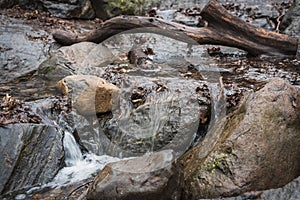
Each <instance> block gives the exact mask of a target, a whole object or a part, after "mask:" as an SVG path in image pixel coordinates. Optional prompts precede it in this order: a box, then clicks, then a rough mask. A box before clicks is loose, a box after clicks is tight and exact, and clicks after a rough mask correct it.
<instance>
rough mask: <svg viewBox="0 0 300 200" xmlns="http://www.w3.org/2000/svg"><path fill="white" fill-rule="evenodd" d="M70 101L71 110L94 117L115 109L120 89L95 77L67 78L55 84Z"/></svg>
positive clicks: (74, 76)
mask: <svg viewBox="0 0 300 200" xmlns="http://www.w3.org/2000/svg"><path fill="white" fill-rule="evenodd" d="M57 85H58V87H59V88H60V90H61V91H62V93H63V94H64V95H68V96H69V98H70V99H72V101H73V102H72V103H73V104H74V105H73V108H74V109H76V110H77V111H78V112H79V113H80V114H82V115H96V114H97V113H106V112H110V111H112V110H114V109H116V107H117V104H118V99H119V95H120V94H119V93H120V89H119V88H118V87H116V86H115V85H113V84H111V83H107V82H106V81H105V80H104V79H101V78H99V77H97V76H89V75H73V76H67V77H65V78H63V79H62V80H60V81H59V82H58V83H57Z"/></svg>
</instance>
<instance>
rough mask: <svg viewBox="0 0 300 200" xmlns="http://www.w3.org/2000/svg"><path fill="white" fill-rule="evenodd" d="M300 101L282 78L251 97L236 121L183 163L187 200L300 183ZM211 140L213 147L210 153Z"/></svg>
mask: <svg viewBox="0 0 300 200" xmlns="http://www.w3.org/2000/svg"><path fill="white" fill-rule="evenodd" d="M298 101H299V89H297V88H295V87H293V86H291V85H289V84H287V83H286V82H285V81H284V80H282V79H278V78H277V79H272V80H271V81H270V83H268V84H267V85H266V86H265V87H263V88H262V89H261V90H259V91H257V92H256V93H254V94H251V95H249V96H248V97H246V100H245V102H244V103H243V104H242V105H241V106H240V108H239V109H238V110H237V111H235V112H234V114H233V115H232V117H227V119H225V122H220V123H219V124H218V125H216V127H215V128H216V129H217V130H212V132H209V133H208V135H210V136H211V137H206V138H205V139H204V140H203V141H202V142H200V144H198V146H197V147H195V148H194V149H192V150H191V151H190V152H188V153H187V154H186V155H185V156H184V157H183V160H182V161H183V164H184V165H185V166H184V167H185V175H186V180H185V183H186V185H185V187H184V191H185V198H186V199H190V198H192V199H195V198H199V197H201V198H216V197H219V196H233V195H237V194H239V193H241V192H246V191H253V190H264V189H269V188H276V187H281V186H283V185H284V184H287V183H288V182H290V181H291V180H293V179H294V178H296V177H298V176H299V162H298V160H299V156H298V154H299V153H298V151H299V145H297V144H298V143H299V137H298V136H299V113H300V112H299V106H298V105H299V103H298ZM222 123H223V124H222ZM253 124H255V126H253ZM217 127H221V128H220V129H218V128H217ZM214 131H217V132H219V131H221V134H220V135H219V136H217V137H216V138H214V136H216V135H218V134H219V133H217V132H214ZM208 135H207V136H208ZM212 138H213V139H214V140H215V144H214V147H210V150H209V149H205V148H206V147H208V146H207V144H209V143H210V141H209V140H210V139H212ZM203 148H204V149H203ZM287 157H288V158H290V159H286V158H287ZM278 163H280V164H278ZM216 186H218V187H216Z"/></svg>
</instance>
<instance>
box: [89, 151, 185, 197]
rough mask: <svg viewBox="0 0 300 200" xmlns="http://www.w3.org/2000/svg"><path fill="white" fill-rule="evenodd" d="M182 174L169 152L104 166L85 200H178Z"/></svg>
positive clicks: (172, 154) (171, 152)
mask: <svg viewBox="0 0 300 200" xmlns="http://www.w3.org/2000/svg"><path fill="white" fill-rule="evenodd" d="M182 175H183V174H182V171H181V168H180V166H179V163H178V162H176V160H175V155H174V153H173V151H172V150H164V151H161V152H157V153H153V154H151V155H145V156H143V157H139V158H134V159H130V160H123V161H119V162H115V163H110V164H108V165H107V166H106V167H105V168H104V169H103V171H101V172H100V173H99V174H98V176H97V177H96V178H95V181H94V182H93V184H92V185H91V186H90V188H89V191H88V194H87V199H97V200H101V199H105V200H108V199H123V200H126V199H128V200H135V199H137V200H140V199H144V200H147V199H149V200H150V199H180V192H181V184H182V178H183V176H182Z"/></svg>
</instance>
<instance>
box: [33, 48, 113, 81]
mask: <svg viewBox="0 0 300 200" xmlns="http://www.w3.org/2000/svg"><path fill="white" fill-rule="evenodd" d="M114 60H115V57H114V55H113V54H112V52H111V50H110V49H108V48H107V47H105V46H104V45H102V44H95V43H92V42H81V43H77V44H74V45H71V46H65V47H61V48H59V49H58V50H57V51H55V52H53V53H52V54H51V55H50V57H49V58H47V59H46V60H45V61H44V62H43V63H42V64H41V65H40V66H39V69H38V74H39V75H40V76H42V77H44V78H46V79H47V80H48V81H50V82H51V83H50V84H52V83H53V82H57V81H59V80H61V79H62V78H64V77H65V76H68V75H75V74H86V75H88V74H90V75H91V74H93V75H96V74H100V73H101V72H102V71H103V70H102V69H101V68H100V67H103V66H106V65H107V64H109V63H111V62H113V61H114Z"/></svg>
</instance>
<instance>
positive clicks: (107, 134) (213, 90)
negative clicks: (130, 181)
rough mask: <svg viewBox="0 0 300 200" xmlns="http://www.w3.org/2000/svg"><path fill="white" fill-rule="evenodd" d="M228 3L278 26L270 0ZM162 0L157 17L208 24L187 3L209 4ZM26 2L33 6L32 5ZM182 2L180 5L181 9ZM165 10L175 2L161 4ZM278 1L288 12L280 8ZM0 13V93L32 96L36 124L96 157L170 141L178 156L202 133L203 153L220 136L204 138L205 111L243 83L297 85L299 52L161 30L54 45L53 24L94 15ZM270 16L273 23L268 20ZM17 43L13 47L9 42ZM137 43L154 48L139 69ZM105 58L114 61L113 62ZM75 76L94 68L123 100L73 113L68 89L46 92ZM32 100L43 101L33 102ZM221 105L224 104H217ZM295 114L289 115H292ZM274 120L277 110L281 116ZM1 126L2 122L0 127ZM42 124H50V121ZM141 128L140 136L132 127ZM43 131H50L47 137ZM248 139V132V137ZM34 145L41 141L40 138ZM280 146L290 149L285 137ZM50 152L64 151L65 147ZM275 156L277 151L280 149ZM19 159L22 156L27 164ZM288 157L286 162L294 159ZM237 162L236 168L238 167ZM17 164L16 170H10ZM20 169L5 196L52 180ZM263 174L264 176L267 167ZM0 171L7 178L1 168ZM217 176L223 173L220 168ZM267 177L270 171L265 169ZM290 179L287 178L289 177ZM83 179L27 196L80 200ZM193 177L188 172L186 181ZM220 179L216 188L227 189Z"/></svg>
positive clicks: (80, 28)
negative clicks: (206, 41) (171, 35)
mask: <svg viewBox="0 0 300 200" xmlns="http://www.w3.org/2000/svg"><path fill="white" fill-rule="evenodd" d="M2 2H6V3H7V2H8V1H5V0H4V1H0V3H2ZM9 2H12V1H9ZM23 2H27V1H23ZM48 2H50V1H48ZM51 2H54V1H51ZM81 2H87V1H81ZM91 2H92V3H94V2H95V1H91ZM96 2H97V1H96ZM168 2H169V4H168ZM226 2H227V3H226ZM226 2H225V1H224V2H222V3H224V6H225V7H226V8H227V9H229V10H231V11H232V13H234V14H236V15H238V16H240V17H241V18H243V19H244V20H247V21H249V23H252V24H254V25H257V26H261V27H264V28H267V29H271V30H275V28H276V24H274V22H273V21H272V20H274V19H275V20H276V19H277V18H278V17H279V13H278V11H277V10H276V8H275V7H274V6H273V5H272V3H271V1H264V3H263V4H262V3H261V1H243V0H240V1H238V2H236V1H234V2H231V1H226ZM276 2H278V3H281V2H279V1H276ZM27 3H28V2H27ZM30 3H32V1H30ZM162 3H163V4H164V5H163V4H161V5H160V6H158V9H160V10H157V15H158V16H162V17H164V18H168V19H169V20H174V16H175V15H177V14H179V12H180V14H181V16H180V17H182V18H181V19H180V20H179V22H180V23H188V24H190V22H191V21H192V24H190V25H193V26H198V25H200V26H202V25H205V23H204V24H202V25H201V24H197V21H198V20H199V19H198V16H197V10H198V9H197V8H196V9H193V7H200V8H201V7H203V6H204V5H205V4H206V3H207V2H206V1H184V3H183V2H181V1H176V0H175V1H174V2H171V1H164V2H162ZM195 3H197V4H195ZM171 4H172V5H171ZM27 5H29V4H27ZM29 6H30V7H32V8H38V7H39V5H37V4H36V5H29ZM180 7H182V8H183V10H181V11H179V8H180ZM1 8H2V7H1ZM81 8H82V7H81ZM164 8H168V9H169V8H172V9H173V10H166V11H164V10H163V9H164ZM284 9H285V10H286V8H285V7H284ZM0 13H1V20H2V21H1V23H0V26H1V28H0V30H1V33H3V38H4V40H1V46H0V47H1V48H0V52H1V64H3V65H0V69H3V70H1V71H2V72H3V73H1V75H0V79H1V81H0V82H1V83H0V91H1V92H0V96H1V98H2V97H4V96H5V95H6V94H10V95H13V96H14V97H18V98H19V99H21V100H25V101H31V102H29V104H30V106H31V108H32V110H33V112H34V113H36V114H37V115H38V116H39V117H41V119H42V123H45V124H48V125H38V126H46V127H48V126H49V125H50V126H49V127H52V126H55V127H59V128H60V129H62V130H66V131H68V132H70V133H73V135H74V136H75V138H76V140H77V142H78V143H79V145H80V147H81V150H82V152H84V153H86V152H93V153H95V154H98V155H104V154H110V155H117V156H120V157H125V156H132V155H141V154H144V153H145V152H147V151H149V149H150V150H151V151H152V150H155V151H160V150H163V149H168V148H171V149H172V148H173V149H174V150H175V157H178V156H179V155H180V154H182V153H183V152H184V151H185V150H187V149H188V148H189V146H190V145H195V143H196V142H198V141H200V140H201V139H203V138H204V137H205V138H210V140H211V141H212V143H209V145H208V146H206V148H202V150H201V152H202V153H201V155H207V154H208V153H209V152H210V150H211V147H213V146H214V144H215V143H217V142H218V137H217V136H213V135H207V136H205V134H206V131H207V129H208V127H209V123H210V120H211V118H212V119H214V118H216V119H218V117H219V115H220V116H222V115H223V114H224V113H225V112H227V113H228V114H230V113H232V112H233V111H234V110H236V109H238V107H237V105H238V103H239V102H240V101H241V99H242V96H243V95H244V94H245V93H246V92H247V91H252V90H254V91H257V90H259V89H260V88H262V87H263V86H264V85H265V84H266V83H267V82H268V81H269V80H270V79H271V78H273V77H280V78H282V79H285V80H286V81H288V82H289V83H290V84H292V85H293V86H294V87H295V88H299V84H300V81H299V80H300V79H299V73H300V71H299V65H300V62H299V57H295V58H289V59H280V58H251V57H247V55H246V54H245V52H242V51H239V50H237V49H231V48H226V47H213V46H198V45H196V44H195V45H191V46H190V45H186V44H185V43H181V42H178V41H175V40H171V39H168V38H165V37H157V36H153V35H151V34H132V33H131V34H126V35H118V36H116V37H112V38H110V39H108V40H107V41H105V42H104V43H103V44H101V45H96V44H92V43H81V44H77V45H74V46H69V47H62V48H59V46H58V45H57V44H56V43H55V42H54V41H53V40H52V38H51V36H50V33H51V31H52V30H54V29H61V30H69V31H73V32H78V33H82V32H85V31H87V30H89V29H93V28H95V27H98V28H99V27H100V23H99V22H100V20H99V19H95V20H89V21H80V20H63V19H60V18H56V17H53V16H51V14H50V13H49V12H44V11H41V10H31V11H27V10H23V9H21V8H20V7H14V8H12V9H1V10H0ZM187 17H188V18H187ZM177 19H178V18H177ZM268 19H271V21H269V22H268ZM294 22H297V20H296V21H295V20H294ZM294 28H297V26H295V27H294ZM294 28H293V29H294ZM37 30H38V31H37ZM1 39H2V38H1ZM15 44H18V45H17V46H15ZM134 46H138V47H139V48H142V49H143V50H145V49H148V48H150V49H152V51H153V53H154V54H153V55H151V56H149V55H147V56H148V57H147V63H146V67H144V68H143V67H141V66H139V65H135V64H131V63H130V62H129V60H128V52H129V51H130V50H132V47H134ZM28 52H30V53H28ZM41 52H42V53H41ZM31 53H32V54H33V55H35V56H33V55H31ZM29 54H30V55H29ZM36 55H38V56H36ZM115 58H117V59H115ZM110 59H112V60H111V62H110ZM148 61H149V62H148ZM149 63H150V64H149ZM136 64H138V63H136ZM78 74H83V75H94V76H98V77H101V78H103V79H105V80H106V81H107V82H110V83H112V84H114V85H116V86H117V87H119V88H120V90H121V95H123V96H122V97H123V98H121V101H120V105H121V106H120V107H119V108H118V109H117V110H116V111H114V112H111V113H106V114H101V115H98V116H93V117H92V118H88V117H84V116H82V115H80V114H78V113H76V112H75V111H74V110H73V111H72V107H71V105H72V104H71V100H70V99H68V98H67V97H63V98H62V97H52V96H53V95H58V96H61V94H60V93H58V91H56V89H55V88H56V82H57V81H59V80H61V79H62V78H64V77H66V76H69V75H78ZM220 77H223V85H222V84H218V83H219V80H220ZM220 91H223V92H224V94H225V96H224V98H225V99H223V100H226V103H225V101H220V102H223V103H224V104H223V105H226V107H224V106H220V105H218V102H219V101H218V100H219V99H220V98H223V97H220V96H218V93H220ZM48 97H51V98H48ZM34 99H40V100H39V101H32V100H34ZM297 105H298V103H297ZM287 107H288V106H287ZM296 107H297V106H296ZM166 108H168V109H166ZM220 110H221V111H222V112H219V111H220ZM291 110H292V108H291ZM153 111H155V112H156V113H157V114H158V115H157V116H159V117H160V118H161V119H162V123H157V120H155V118H154V117H152V116H153V115H152V114H153ZM157 111H159V112H157ZM196 113H197V116H196ZM124 114H125V115H124ZM245 117H246V116H245ZM293 117H294V116H293V115H291V119H292V118H293ZM237 118H238V117H237ZM119 119H120V120H119ZM280 119H283V118H280V117H279V120H280ZM284 119H286V118H284ZM143 120H145V121H146V122H149V123H148V124H151V125H153V126H154V125H155V127H157V130H154V129H151V128H149V127H147V125H148V124H146V123H143ZM274 120H275V117H274ZM129 122H130V123H129ZM253 123H256V122H253ZM280 123H281V122H280ZM280 123H278V124H280ZM256 124H258V123H256ZM211 125H212V124H211ZM10 126H12V125H10ZM16 126H19V124H17V125H16ZM20 126H21V125H20ZM138 126H140V127H143V128H145V130H149V129H151V133H152V134H150V135H149V134H148V135H147V134H143V133H142V132H143V131H141V130H140V129H139V128H138ZM255 126H256V125H255ZM283 126H284V125H283ZM4 129H5V127H1V130H4ZM48 129H50V130H52V128H48ZM48 129H47V130H48ZM53 129H56V128H53ZM215 129H218V127H215ZM278 130H281V129H278ZM56 131H57V133H58V134H62V133H61V130H56ZM138 132H141V133H142V134H138ZM0 133H1V132H0ZM123 133H126V134H123ZM161 133H166V134H161ZM187 133H188V134H187ZM186 134H187V135H186ZM12 135H14V134H12ZM246 135H247V134H246ZM50 136H51V137H52V135H50ZM50 136H49V137H50ZM122 136H124V137H122ZM149 136H150V137H149ZM16 137H17V136H16V135H14V137H13V138H15V140H14V141H19V140H20V138H17V139H16ZM36 137H37V136H36ZM57 137H59V136H57ZM270 137H271V136H270ZM46 139H47V138H46ZM249 141H252V139H251V138H250V139H249ZM258 141H260V140H258ZM255 142H257V141H255ZM255 142H254V143H255ZM43 144H44V143H43ZM36 146H37V147H40V146H39V144H37V145H36ZM250 146H251V145H249V143H243V144H242V145H241V147H239V148H242V149H243V148H245V149H248V148H250ZM286 146H288V147H290V146H291V145H286ZM16 148H17V147H16ZM18 148H19V146H18ZM237 149H238V148H237ZM128 152H129V153H128ZM228 152H230V149H228ZM241 152H243V150H241ZM274 152H275V151H274ZM9 153H13V152H9ZM126 154H127V155H126ZM227 154H230V153H226V152H225V155H227ZM22 155H23V154H22ZM57 155H60V156H62V155H63V153H58V154H57ZM222 155H223V154H221V156H220V155H216V156H214V157H213V158H212V161H216V162H213V165H211V167H210V168H209V169H212V171H217V173H221V174H222V173H223V172H225V173H227V174H230V171H227V169H228V168H227V166H226V163H224V162H223V161H224V160H226V159H228V157H226V158H224V157H223V156H222ZM259 155H260V154H259ZM274 155H275V153H274ZM274 157H277V154H276V155H275V156H274ZM5 158H6V157H5V156H4V157H3V159H4V160H5ZM0 159H1V156H0ZM22 159H25V158H22ZM257 159H259V158H257ZM297 160H299V159H295V160H294V162H296V161H297ZM23 161H24V160H22V163H26V162H25V161H24V162H23ZM52 161H53V160H52ZM52 161H51V162H52ZM288 161H290V162H292V160H288ZM4 162H7V161H4ZM8 162H9V161H8ZM44 162H46V161H44V160H43V162H42V163H44ZM62 162H63V161H62ZM97 162H99V161H97ZM100 163H101V162H100ZM197 163H198V162H195V163H193V165H195V166H197ZM210 163H211V162H210ZM282 163H284V164H285V163H286V162H282ZM216 164H217V165H216ZM24 165H25V164H24ZM49 165H50V164H49ZM44 166H45V165H44ZM207 166H210V165H207ZM237 166H239V165H237ZM276 166H277V165H276ZM283 166H284V165H280V166H279V169H282V168H280V167H283ZM6 167H7V166H6ZM124 167H125V168H126V166H124ZM272 167H273V166H272ZM41 168H42V166H41ZM236 168H238V167H236ZM5 169H7V168H5ZM47 169H48V168H47ZM266 169H267V168H266ZM272 169H273V168H272ZM9 170H11V168H9ZM24 170H25V168H24ZM24 170H23V171H24ZM26 170H27V169H26ZM234 170H237V171H238V169H234ZM21 171H22V170H20V169H19V168H18V170H17V171H16V173H17V172H21ZM220 171H222V172H220ZM261 171H262V170H261ZM274 171H275V172H276V173H279V175H280V176H278V177H281V176H283V174H284V173H282V174H280V172H278V171H276V169H275V170H274ZM48 172H49V171H48ZM52 172H53V171H51V173H52ZM22 173H23V172H22ZM32 173H35V172H32ZM266 173H268V172H266ZM49 174H50V172H49ZM186 174H188V175H189V176H190V177H192V176H193V174H189V173H186ZM94 175H95V174H94ZM94 175H93V176H94ZM19 176H20V174H19V175H18V174H15V175H14V176H13V177H14V178H13V180H12V181H10V182H9V183H8V184H7V185H8V186H7V188H8V189H7V190H10V188H14V187H15V188H17V190H15V192H14V194H13V195H12V196H9V195H8V196H5V197H7V198H8V199H9V198H15V197H17V198H23V197H24V194H28V193H27V191H28V189H30V188H31V184H36V183H37V184H39V183H38V182H40V183H44V182H48V180H50V179H51V178H49V177H50V175H49V176H47V175H45V174H44V175H43V177H42V178H39V179H38V181H37V182H35V181H32V180H31V179H30V180H29V178H28V182H26V181H27V180H24V179H22V178H21V179H22V181H23V180H24V181H23V182H22V183H20V185H19V184H18V182H17V181H18V180H19ZM37 176H38V175H37ZM51 176H52V175H51ZM261 176H262V177H264V174H263V175H261ZM3 177H7V174H5V176H3ZM220 177H221V178H223V176H220ZM287 177H288V176H287ZM48 178H49V179H48ZM205 178H206V177H205ZM267 178H268V176H266V179H267ZM288 179H289V180H291V179H292V178H291V177H288ZM227 180H229V179H227ZM289 180H287V179H283V182H281V181H280V182H279V181H278V182H277V184H278V185H284V184H285V183H287V182H288V181H289ZM64 181H65V180H64ZM90 181H91V180H85V181H80V182H77V183H73V184H70V185H69V186H66V187H62V188H56V189H55V188H54V189H53V188H44V189H41V190H37V191H35V190H31V192H30V195H28V196H27V198H29V199H32V198H36V199H41V198H47V197H48V198H49V197H50V196H51V197H53V198H57V199H64V198H75V199H78V198H86V197H85V196H86V192H87V186H88V185H89V184H91V182H90ZM193 181H194V180H191V183H192V182H193ZM238 181H240V180H237V181H236V182H238ZM241 182H242V181H241ZM254 182H256V179H255V181H254ZM23 183H24V185H27V184H25V183H30V184H28V185H29V188H25V189H20V190H19V188H21V187H23V186H21V185H22V184H23ZM225 183H227V182H225ZM225 183H224V184H223V185H222V184H221V186H220V185H217V186H220V187H225ZM247 183H248V182H247ZM247 183H245V186H244V188H246V187H250V184H248V185H247ZM230 186H232V181H230V180H229V183H228V187H230ZM296 186H297V185H296ZM234 187H235V186H234ZM276 187H277V186H276ZM78 188H80V189H78ZM216 188H218V187H216ZM185 189H186V188H185ZM290 189H291V190H293V192H294V193H292V194H297V190H296V189H295V188H293V187H292V186H291V187H290ZM290 189H288V190H284V191H283V194H280V195H288V193H291V192H289V190H290ZM8 192H9V191H8ZM236 193H237V194H240V193H242V191H241V190H237V192H236ZM285 193H286V194H285ZM10 194H11V193H10ZM170 194H171V193H170ZM195 194H197V191H196V192H195ZM256 194H257V193H256ZM165 195H169V194H165ZM209 195H210V194H209ZM25 196H26V195H25ZM254 197H255V195H254ZM256 197H258V196H256ZM206 198H207V197H206Z"/></svg>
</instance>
